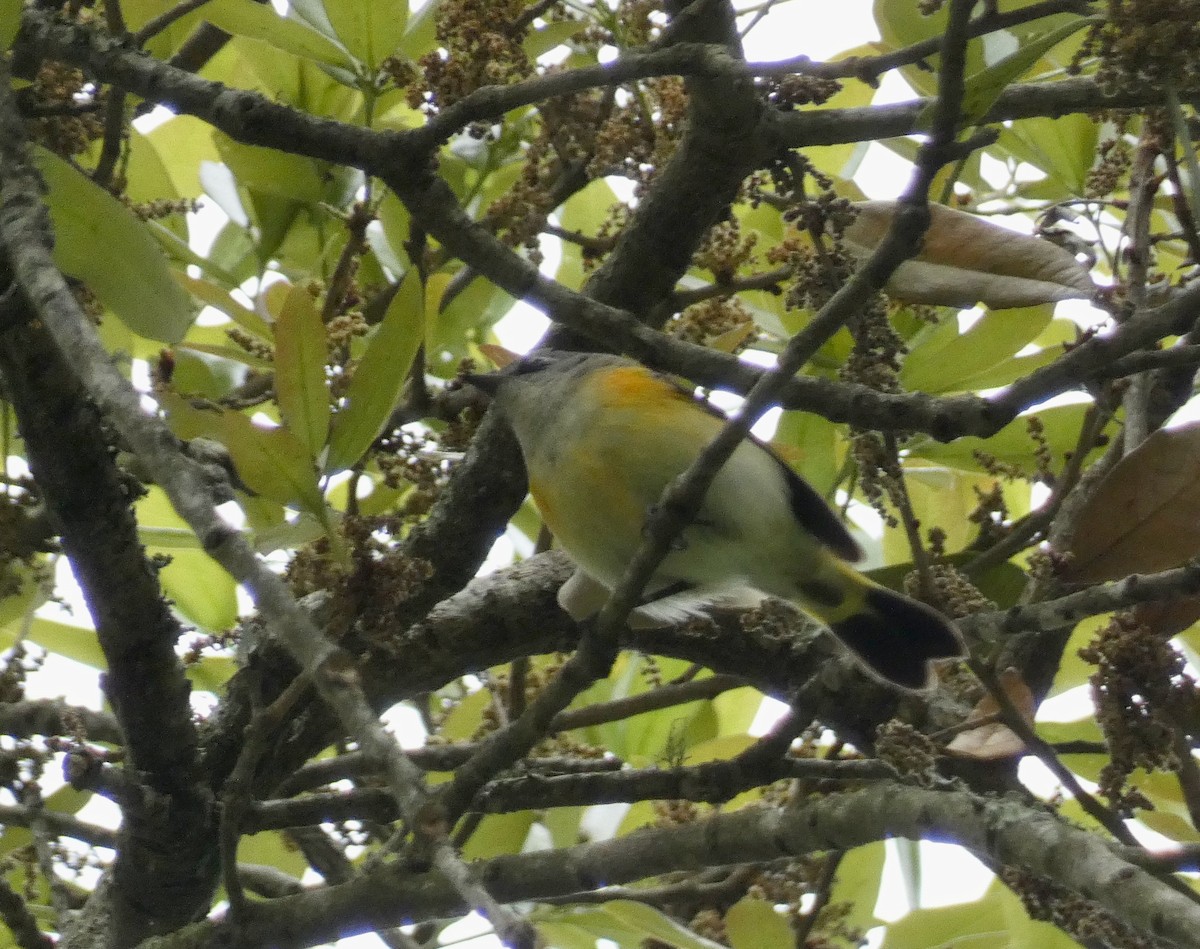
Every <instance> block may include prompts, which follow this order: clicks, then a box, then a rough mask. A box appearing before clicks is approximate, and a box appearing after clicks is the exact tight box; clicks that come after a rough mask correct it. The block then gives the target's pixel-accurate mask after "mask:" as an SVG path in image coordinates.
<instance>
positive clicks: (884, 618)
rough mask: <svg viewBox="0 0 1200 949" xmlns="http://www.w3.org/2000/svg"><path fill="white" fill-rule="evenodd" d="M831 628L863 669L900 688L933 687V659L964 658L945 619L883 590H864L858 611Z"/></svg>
mask: <svg viewBox="0 0 1200 949" xmlns="http://www.w3.org/2000/svg"><path fill="white" fill-rule="evenodd" d="M830 629H832V630H833V633H834V635H836V636H837V637H838V639H840V640H841V641H842V642H843V643H845V644H846V645H847V646H848V647H849V648H850V649H851V650H852V651H853V652H854V653H855V654H856V655H857V656H858V657H859V658H860V659H861V660H862V661H863V663H864V664H865V665H866V666H867V668H868V669H870V670H871V671H872V672H874V673H875V674H876V675H878V676H880V677H881V678H884V679H887V680H888V681H889V682H893V683H895V684H896V685H898V686H901V687H902V688H905V689H925V688H928V687H929V686H930V685H932V673H931V670H930V668H929V663H930V662H931V661H932V660H934V659H953V658H957V657H960V656H963V655H965V653H966V649H965V648H964V646H963V641H962V638H961V637H960V636H959V633H958V630H956V629H955V628H954V625H953V624H952V623H951V622H950V621H949V620H948V619H946V617H944V616H942V614H941V613H939V612H938V611H937V610H935V609H933V608H932V607H929V606H926V605H925V604H924V603H919V602H917V601H916V600H912V599H909V598H908V597H906V596H902V595H901V594H899V593H893V592H892V591H891V590H888V589H885V588H884V587H871V588H870V589H869V590H867V595H866V603H865V604H863V609H862V610H861V611H860V612H858V613H856V614H855V615H853V616H849V617H847V618H846V619H844V620H840V621H838V622H836V623H833V624H831V626H830Z"/></svg>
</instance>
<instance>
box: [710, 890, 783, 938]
mask: <svg viewBox="0 0 1200 949" xmlns="http://www.w3.org/2000/svg"><path fill="white" fill-rule="evenodd" d="M725 933H726V935H727V936H728V937H729V945H730V946H732V947H733V949H795V945H796V935H795V933H793V932H792V927H791V924H790V923H789V922H788V921H787V920H786V919H785V918H784V917H783V915H782V914H781V913H777V912H776V911H775V907H774V906H772V905H771V904H770V903H768V902H767V901H766V900H762V899H754V898H753V897H750V896H747V897H744V898H743V899H740V900H738V901H737V902H736V903H734V904H733V905H732V906H731V907H729V912H728V913H726V914H725Z"/></svg>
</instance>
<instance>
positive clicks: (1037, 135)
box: [997, 114, 1100, 200]
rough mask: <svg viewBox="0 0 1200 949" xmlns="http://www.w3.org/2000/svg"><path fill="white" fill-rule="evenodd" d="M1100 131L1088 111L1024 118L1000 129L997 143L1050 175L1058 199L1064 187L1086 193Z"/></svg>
mask: <svg viewBox="0 0 1200 949" xmlns="http://www.w3.org/2000/svg"><path fill="white" fill-rule="evenodd" d="M1099 135H1100V133H1099V129H1098V128H1097V125H1096V123H1095V122H1094V121H1093V120H1092V119H1091V118H1089V117H1088V116H1087V115H1082V114H1080V115H1066V116H1063V117H1062V118H1058V119H1048V118H1032V119H1021V120H1019V121H1016V122H1013V123H1012V125H1011V126H1010V127H1007V128H1005V129H1003V130H1002V131H1001V132H1000V138H999V140H998V142H997V146H998V147H1000V148H1002V149H1003V150H1005V151H1007V152H1008V153H1009V154H1011V155H1012V156H1013V157H1014V158H1018V159H1020V160H1021V161H1024V162H1028V163H1029V164H1031V165H1033V166H1034V167H1036V168H1040V169H1041V170H1042V171H1044V172H1045V173H1046V174H1047V175H1049V176H1050V179H1051V180H1050V184H1051V186H1052V187H1053V191H1052V193H1053V195H1054V197H1055V199H1056V200H1062V198H1063V195H1062V189H1064V188H1065V189H1066V190H1067V191H1068V192H1069V193H1070V194H1072V195H1083V194H1084V192H1085V190H1086V185H1087V175H1088V172H1089V171H1090V170H1091V167H1092V164H1093V163H1094V162H1095V160H1096V143H1097V140H1098V139H1099Z"/></svg>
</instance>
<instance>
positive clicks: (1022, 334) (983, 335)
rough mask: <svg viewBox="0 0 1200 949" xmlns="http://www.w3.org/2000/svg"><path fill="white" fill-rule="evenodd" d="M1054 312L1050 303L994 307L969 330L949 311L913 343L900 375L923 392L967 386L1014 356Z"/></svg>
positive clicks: (1030, 340)
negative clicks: (974, 379) (968, 382)
mask: <svg viewBox="0 0 1200 949" xmlns="http://www.w3.org/2000/svg"><path fill="white" fill-rule="evenodd" d="M1053 317H1054V306H1053V304H1049V303H1044V304H1041V305H1040V306H1030V307H1023V308H1020V309H1010V310H989V311H987V312H986V313H984V315H983V316H981V317H980V318H979V319H978V320H976V321H975V322H974V324H972V325H971V326H970V327H969V328H968V329H967V330H966V332H963V333H960V332H958V321H957V320H956V319H955V318H954V317H953V316H950V317H943V319H942V321H941V323H939V324H938V325H937V326H931V327H929V329H928V330H927V331H926V332H924V333H922V334H919V335H918V336H917V338H916V339H914V340H913V341H912V342H911V343H910V344H909V353H908V355H907V356H906V357H905V358H904V366H903V368H902V370H901V372H900V380H901V382H902V383H903V385H904V388H905V389H910V390H917V391H921V392H932V393H941V392H958V391H962V390H963V389H965V388H967V387H968V386H967V381H968V380H970V379H972V378H974V377H975V376H977V375H980V374H982V373H983V372H985V371H986V370H988V369H991V368H992V367H993V366H996V365H998V364H999V363H1000V362H1001V361H1003V360H1005V359H1011V358H1012V357H1014V356H1015V355H1016V354H1017V353H1018V352H1020V351H1021V350H1022V349H1023V348H1024V347H1025V346H1026V345H1028V344H1029V343H1030V342H1032V341H1033V340H1034V339H1036V338H1037V337H1038V336H1039V335H1040V334H1041V333H1042V331H1043V330H1044V329H1045V328H1046V327H1047V326H1049V325H1050V320H1051V319H1052V318H1053Z"/></svg>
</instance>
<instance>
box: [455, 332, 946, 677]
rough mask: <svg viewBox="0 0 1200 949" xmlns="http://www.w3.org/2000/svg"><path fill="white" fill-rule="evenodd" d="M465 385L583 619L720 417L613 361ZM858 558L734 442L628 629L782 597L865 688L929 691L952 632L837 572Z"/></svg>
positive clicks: (521, 366) (553, 355)
mask: <svg viewBox="0 0 1200 949" xmlns="http://www.w3.org/2000/svg"><path fill="white" fill-rule="evenodd" d="M466 379H467V381H468V382H470V383H471V384H473V385H475V386H477V387H478V388H480V389H482V390H483V391H485V392H487V393H489V394H490V395H491V396H492V398H493V404H494V406H495V408H496V409H497V410H499V411H500V412H501V414H502V415H503V416H504V418H505V419H507V421H508V422H509V424H510V425H511V426H512V429H513V431H514V432H515V433H516V436H517V440H518V441H519V442H520V445H521V451H522V453H523V454H524V456H525V467H526V469H527V471H528V474H529V491H530V494H531V495H532V496H533V500H534V503H535V504H536V505H537V507H538V510H539V511H540V512H541V515H542V518H543V519H544V521H545V523H546V526H547V527H549V528H550V530H551V531H552V532H553V533H554V536H555V537H556V538H557V539H558V541H559V543H560V544H561V545H562V547H563V549H564V550H565V551H566V552H567V553H568V554H569V555H570V556H571V558H572V559H573V560H574V561H575V564H576V566H577V568H578V569H577V571H576V573H575V575H574V576H572V577H571V579H570V580H568V581H567V583H565V584H564V585H563V587H562V589H561V590H560V591H559V595H558V600H559V604H560V605H561V606H562V607H563V609H565V610H566V611H567V612H568V613H570V614H571V615H572V616H573V617H574V618H575V619H583V618H586V617H587V616H589V615H591V614H592V613H594V612H596V611H597V610H598V609H599V608H600V606H601V605H603V602H604V597H605V596H606V595H607V593H608V591H609V590H611V589H612V588H613V587H614V586H616V584H617V583H618V582H619V581H620V579H621V576H622V575H623V573H624V572H625V568H626V567H627V566H628V564H629V561H630V560H631V559H632V558H633V555H634V553H635V551H636V550H637V549H638V546H639V544H640V543H641V541H642V536H643V528H644V524H645V521H646V516H647V513H648V512H649V511H650V510H651V509H652V508H653V507H654V505H656V504H657V503H658V502H659V499H660V498H661V496H662V493H663V489H664V488H665V487H666V485H667V484H668V483H669V482H670V481H671V480H672V479H673V478H674V477H675V476H676V475H678V474H680V473H681V472H683V471H684V470H685V469H687V467H688V466H689V465H691V463H692V462H693V461H694V460H695V459H696V456H697V455H698V454H699V453H700V452H701V451H702V450H703V449H704V447H705V446H706V445H707V444H708V443H709V442H711V441H712V440H713V438H714V437H715V436H716V434H717V433H718V432H719V431H720V429H721V426H722V425H723V424H724V421H725V419H724V417H723V416H722V415H721V414H720V413H718V412H716V411H715V410H714V409H711V408H710V407H708V406H707V404H705V403H702V402H700V401H698V400H697V399H696V398H694V397H693V395H692V394H691V393H689V392H688V391H686V390H685V389H683V388H681V387H680V386H678V385H676V384H675V383H674V382H672V381H671V380H670V379H668V378H667V377H666V376H663V375H661V374H659V373H656V372H653V371H651V370H649V369H647V368H645V367H644V366H642V365H640V364H639V363H636V362H634V361H632V360H630V359H626V358H624V357H621V356H611V355H598V354H587V353H573V352H556V351H552V350H541V351H538V352H536V353H534V354H532V355H529V356H526V357H525V358H523V359H520V360H517V361H516V362H513V363H511V364H510V365H508V366H506V367H505V368H504V369H502V370H500V371H499V372H495V373H490V374H487V375H468V376H467V377H466ZM861 557H862V551H861V550H860V548H859V546H858V544H857V543H856V542H855V540H854V538H852V537H851V536H850V534H849V532H848V531H847V530H846V528H845V526H844V525H843V524H842V522H841V521H840V520H839V519H838V517H837V515H835V514H834V512H833V511H832V510H831V509H830V508H829V506H828V505H827V504H826V503H825V501H824V499H823V498H821V496H820V495H819V494H817V492H816V491H815V490H814V489H813V488H812V487H810V486H809V485H808V483H807V482H805V481H804V480H803V479H802V478H801V477H800V476H799V475H797V474H796V473H795V472H794V471H793V470H792V469H791V468H790V467H789V466H788V465H787V464H786V463H785V462H784V461H783V460H782V459H780V458H779V456H778V455H776V454H775V453H774V452H772V451H771V450H770V449H769V448H768V447H767V446H766V445H764V444H763V443H762V442H760V441H758V440H756V439H753V438H748V439H746V440H745V441H743V442H742V443H741V444H740V445H739V446H738V448H737V449H736V450H735V451H734V453H733V455H732V456H731V457H730V458H729V460H728V461H727V462H726V463H725V465H724V466H723V467H722V468H721V470H720V471H719V472H718V473H717V476H716V478H715V479H714V480H713V482H712V485H711V487H709V489H708V493H707V494H706V495H705V499H704V502H703V504H702V506H701V508H700V511H699V513H698V514H697V515H696V518H695V519H694V520H693V521H692V523H691V524H690V525H689V526H688V527H686V528H685V529H684V531H683V532H682V534H681V535H680V536H679V538H677V540H676V542H675V545H674V546H673V548H672V550H671V551H670V553H668V554H667V556H666V558H665V559H664V560H663V562H662V563H661V564H660V565H659V567H658V570H657V571H656V572H655V574H654V576H653V577H652V578H651V580H650V583H649V584H648V585H647V588H646V596H647V602H645V603H644V604H643V605H641V606H640V607H639V608H638V610H637V618H638V619H639V620H640V621H641V622H642V623H643V624H644V623H647V622H651V623H658V624H659V625H666V624H669V623H673V622H677V621H679V620H681V619H684V618H687V617H689V616H692V615H695V614H696V613H697V612H699V611H700V609H701V608H702V607H703V606H706V605H711V604H736V605H748V604H750V603H754V602H757V601H759V600H761V599H762V596H763V595H764V594H766V595H770V596H775V597H780V598H782V599H785V600H789V601H791V602H792V603H795V604H796V605H797V606H799V607H801V608H802V609H803V610H804V611H805V612H807V613H809V614H811V615H812V616H814V617H816V618H817V619H819V620H820V621H821V622H823V623H825V624H826V625H827V626H828V627H829V629H830V630H832V632H833V633H834V635H836V636H837V637H838V638H839V639H840V640H841V641H842V642H843V643H845V644H846V646H848V647H849V648H850V649H851V650H852V651H853V652H854V653H855V654H856V655H857V656H858V657H859V658H860V659H861V660H862V661H863V663H864V664H865V665H866V666H867V667H868V668H869V669H871V670H873V671H874V672H875V673H876V674H878V675H879V676H882V677H883V678H885V679H888V680H890V681H891V682H894V683H896V684H897V685H900V686H904V687H905V688H910V689H919V688H923V687H925V686H927V685H929V684H930V681H931V678H930V676H931V670H930V667H929V662H930V660H933V659H940V658H946V657H954V656H961V655H962V654H963V644H962V641H961V639H960V638H959V635H958V633H957V631H956V630H955V628H954V627H953V626H952V625H951V623H950V622H949V621H948V620H947V619H946V618H945V617H943V616H942V615H941V614H940V613H938V612H937V611H936V610H934V609H932V608H930V607H928V606H926V605H925V604H923V603H919V602H917V601H916V600H913V599H910V598H909V597H906V596H903V595H901V594H899V593H895V592H893V591H892V590H889V589H887V588H885V587H882V586H879V585H878V584H876V583H874V582H872V581H871V580H868V579H867V578H866V577H864V576H863V575H862V574H860V573H859V572H858V571H857V570H855V569H854V568H853V567H851V566H850V564H849V563H848V561H856V560H859V559H860V558H861Z"/></svg>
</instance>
